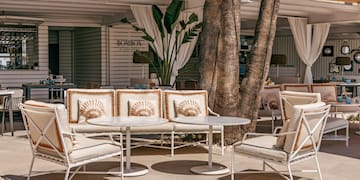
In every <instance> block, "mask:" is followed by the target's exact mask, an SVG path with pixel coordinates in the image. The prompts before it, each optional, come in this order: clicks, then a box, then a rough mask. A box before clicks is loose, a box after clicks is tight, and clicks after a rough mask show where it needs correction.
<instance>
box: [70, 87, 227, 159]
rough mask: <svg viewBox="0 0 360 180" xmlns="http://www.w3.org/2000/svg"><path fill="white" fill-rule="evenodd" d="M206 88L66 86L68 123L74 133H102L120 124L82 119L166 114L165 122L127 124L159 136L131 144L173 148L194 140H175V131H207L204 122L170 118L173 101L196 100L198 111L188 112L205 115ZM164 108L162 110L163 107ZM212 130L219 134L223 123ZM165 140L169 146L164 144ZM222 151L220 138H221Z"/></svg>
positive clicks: (135, 130) (173, 111)
mask: <svg viewBox="0 0 360 180" xmlns="http://www.w3.org/2000/svg"><path fill="white" fill-rule="evenodd" d="M207 98H208V96H207V91H205V90H194V91H162V90H160V89H147V90H141V89H117V90H111V89H68V91H67V106H68V107H67V108H68V116H69V123H70V127H71V128H72V130H73V131H75V132H76V133H104V132H108V133H111V132H119V131H121V132H125V129H124V128H119V127H106V126H96V125H91V124H88V123H87V122H86V120H87V119H89V118H96V117H101V116H108V117H111V116H153V117H160V118H166V119H168V120H169V123H166V124H163V125H158V126H144V127H134V128H131V133H132V134H145V135H147V134H159V135H160V137H161V138H159V139H142V138H135V139H136V140H140V141H139V143H137V144H135V145H134V146H133V147H139V146H148V147H156V148H165V149H170V150H171V156H173V155H174V150H175V149H177V148H181V147H184V146H188V145H194V143H184V142H180V141H176V135H181V134H189V133H191V134H193V133H206V134H207V133H208V129H209V127H208V126H201V125H185V124H178V123H175V122H172V119H173V118H175V117H176V116H177V113H176V107H175V104H176V103H179V102H181V101H185V102H192V103H194V102H195V103H197V105H198V106H200V107H201V113H199V114H189V115H192V116H208V115H209V113H208V107H207V106H208V100H207ZM164 109H165V110H164ZM214 133H220V134H221V140H223V136H224V133H223V127H222V126H217V127H214ZM164 135H169V136H170V142H167V141H165V140H164V138H163V137H164ZM164 143H167V144H169V145H170V147H169V146H164ZM221 149H222V150H221V154H223V153H224V152H223V149H224V148H223V141H221Z"/></svg>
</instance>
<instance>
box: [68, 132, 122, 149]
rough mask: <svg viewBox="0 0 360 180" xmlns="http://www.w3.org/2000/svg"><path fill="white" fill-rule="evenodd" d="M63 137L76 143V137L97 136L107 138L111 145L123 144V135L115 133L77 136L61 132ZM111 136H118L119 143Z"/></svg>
mask: <svg viewBox="0 0 360 180" xmlns="http://www.w3.org/2000/svg"><path fill="white" fill-rule="evenodd" d="M63 135H64V136H66V137H70V138H71V139H73V140H74V141H76V139H75V137H76V136H83V137H87V138H88V137H98V136H109V138H110V140H111V142H112V143H114V144H117V145H120V146H122V144H123V134H122V133H121V132H117V133H91V134H86V135H84V134H79V133H67V132H63ZM113 136H119V138H120V139H119V142H117V141H115V140H114V138H113Z"/></svg>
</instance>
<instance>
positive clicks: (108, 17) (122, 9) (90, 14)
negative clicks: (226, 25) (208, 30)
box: [0, 0, 360, 33]
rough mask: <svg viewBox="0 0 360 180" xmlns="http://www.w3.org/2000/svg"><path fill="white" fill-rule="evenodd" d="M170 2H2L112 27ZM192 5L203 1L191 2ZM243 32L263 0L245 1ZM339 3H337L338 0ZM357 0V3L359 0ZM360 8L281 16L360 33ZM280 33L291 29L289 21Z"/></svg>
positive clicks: (285, 7)
mask: <svg viewBox="0 0 360 180" xmlns="http://www.w3.org/2000/svg"><path fill="white" fill-rule="evenodd" d="M169 1H170V0H1V1H0V15H7V16H9V15H12V16H25V17H35V18H42V19H44V20H46V19H47V18H55V19H63V20H64V22H66V21H67V20H73V19H86V20H88V21H92V22H94V23H100V24H108V23H113V22H116V21H118V20H119V19H120V18H122V17H125V16H127V17H129V16H131V12H130V8H129V5H130V4H157V5H167V4H168V3H169ZM187 1H188V3H191V1H192V2H195V1H197V2H198V1H200V0H187ZM241 1H242V2H243V3H242V8H241V18H242V21H243V23H242V24H243V26H242V28H243V29H254V25H255V21H256V19H257V17H258V8H259V1H260V0H241ZM335 1H336V0H335ZM345 1H353V0H345ZM355 1H357V0H355ZM359 12H360V6H357V5H349V4H339V3H329V2H324V1H323V0H301V1H300V0H281V4H280V11H279V15H280V16H279V17H280V18H286V17H289V16H295V17H305V18H308V19H309V23H323V22H330V23H331V24H332V26H331V27H332V29H331V31H332V32H341V33H354V32H360V30H358V29H360V28H359V27H360V24H359V23H360V13H359ZM282 21H284V20H281V19H280V20H279V23H278V24H279V28H278V29H279V30H280V31H281V30H283V31H286V30H288V24H287V22H285V21H286V19H285V21H284V22H282Z"/></svg>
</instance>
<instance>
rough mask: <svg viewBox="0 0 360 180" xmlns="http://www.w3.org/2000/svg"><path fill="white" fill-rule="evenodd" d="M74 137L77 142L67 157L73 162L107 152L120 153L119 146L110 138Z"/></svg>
mask: <svg viewBox="0 0 360 180" xmlns="http://www.w3.org/2000/svg"><path fill="white" fill-rule="evenodd" d="M76 138H77V142H78V144H75V145H74V149H73V151H72V152H71V153H70V154H69V158H70V160H71V162H73V163H75V162H79V161H83V160H87V159H92V158H97V157H99V156H104V155H107V154H113V153H119V154H120V153H121V148H120V146H117V145H115V144H113V143H112V142H111V141H110V140H99V139H91V138H86V137H81V136H80V137H76Z"/></svg>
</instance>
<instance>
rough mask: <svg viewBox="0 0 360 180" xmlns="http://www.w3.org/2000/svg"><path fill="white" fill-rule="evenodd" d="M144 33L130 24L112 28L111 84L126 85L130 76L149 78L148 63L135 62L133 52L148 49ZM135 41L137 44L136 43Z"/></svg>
mask: <svg viewBox="0 0 360 180" xmlns="http://www.w3.org/2000/svg"><path fill="white" fill-rule="evenodd" d="M141 36H142V33H139V32H135V31H134V30H133V29H132V27H130V26H129V25H124V24H120V25H117V26H113V27H112V28H110V41H109V43H110V84H111V85H113V86H116V87H126V86H128V85H129V84H130V78H148V74H149V65H148V64H134V63H133V62H132V61H133V52H134V51H135V50H142V51H146V50H147V43H146V41H144V40H142V39H141ZM134 43H135V44H134Z"/></svg>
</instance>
